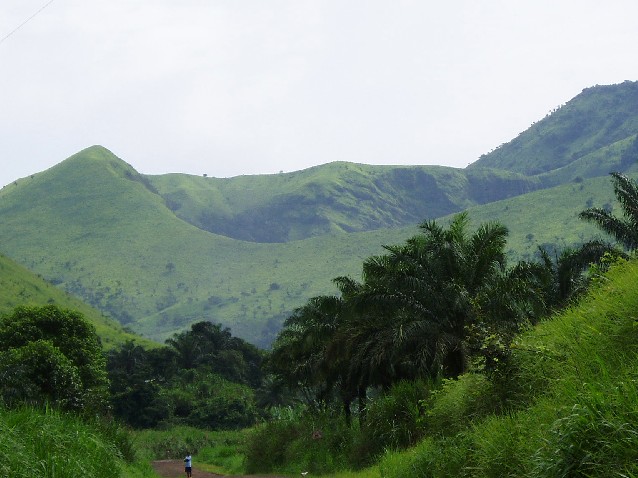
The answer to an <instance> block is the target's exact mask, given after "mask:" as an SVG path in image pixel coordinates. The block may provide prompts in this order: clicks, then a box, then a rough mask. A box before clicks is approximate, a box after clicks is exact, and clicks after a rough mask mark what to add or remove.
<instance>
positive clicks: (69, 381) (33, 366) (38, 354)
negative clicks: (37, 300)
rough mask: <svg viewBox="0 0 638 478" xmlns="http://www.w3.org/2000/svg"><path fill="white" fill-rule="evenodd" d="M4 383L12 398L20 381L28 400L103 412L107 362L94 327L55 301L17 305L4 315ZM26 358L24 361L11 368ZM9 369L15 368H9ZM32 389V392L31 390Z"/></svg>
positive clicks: (0, 361)
mask: <svg viewBox="0 0 638 478" xmlns="http://www.w3.org/2000/svg"><path fill="white" fill-rule="evenodd" d="M0 351H2V354H1V355H0V370H2V371H3V372H4V373H5V374H9V377H8V378H9V379H8V380H7V381H2V382H0V390H2V393H3V396H4V397H5V398H6V397H7V396H13V397H14V398H13V399H10V400H9V401H12V402H13V401H14V400H15V388H14V389H13V391H10V390H9V387H11V386H15V385H16V384H17V383H18V382H19V381H20V380H21V379H22V380H23V381H24V383H25V396H28V397H29V399H30V400H37V401H47V400H53V401H54V402H56V403H59V404H60V405H63V406H66V407H69V408H85V409H88V410H99V409H101V408H102V407H104V406H105V404H106V399H107V395H108V378H107V373H106V361H105V358H104V355H103V353H102V346H101V343H100V339H99V337H98V336H97V334H96V332H95V328H94V327H93V326H92V325H91V324H90V323H89V322H88V321H87V320H86V319H85V318H84V317H83V316H82V314H80V313H79V312H75V311H71V310H63V309H60V308H58V307H56V306H54V305H47V306H43V307H26V306H21V307H16V308H15V309H14V310H13V312H12V313H10V314H8V315H4V316H2V317H1V318H0ZM21 358H22V360H23V365H22V366H20V367H18V368H15V369H11V366H12V364H15V363H16V362H17V361H19V360H20V359H21ZM10 370H13V371H12V372H10ZM27 388H28V390H27Z"/></svg>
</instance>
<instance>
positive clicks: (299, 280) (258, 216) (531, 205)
mask: <svg viewBox="0 0 638 478" xmlns="http://www.w3.org/2000/svg"><path fill="white" fill-rule="evenodd" d="M637 85H638V83H623V84H622V85H615V86H610V87H595V88H592V89H589V90H586V91H585V92H583V94H581V95H579V96H578V97H576V98H574V100H572V101H570V102H569V103H568V105H566V106H564V107H563V108H561V109H559V110H558V111H556V112H555V113H554V114H552V115H550V116H549V117H548V118H546V119H544V120H542V121H540V122H539V123H537V124H536V125H534V126H533V128H531V129H530V130H529V131H527V132H525V133H522V134H521V135H519V137H518V138H516V139H515V140H513V141H512V142H510V143H508V144H507V145H503V146H502V147H501V148H498V149H497V150H496V151H494V152H493V153H490V154H489V155H486V156H485V157H483V158H482V159H481V160H479V161H478V162H477V163H475V164H474V165H472V166H471V167H468V168H467V169H465V170H459V169H454V168H446V167H438V166H410V167H407V166H402V167H393V166H366V165H360V164H350V163H343V162H337V163H330V164H326V165H323V166H317V167H315V168H310V169H308V170H304V171H298V172H294V173H281V174H275V175H263V176H241V177H237V178H228V179H218V178H207V177H195V176H188V175H183V174H170V175H161V176H144V175H141V174H139V173H137V172H136V171H135V170H134V169H133V168H132V167H131V166H130V165H128V164H127V163H125V162H124V161H122V160H121V159H119V158H117V157H115V156H114V155H113V154H112V153H110V152H109V151H108V150H106V149H105V148H102V147H99V146H96V147H91V148H88V149H86V150H84V151H82V152H80V153H78V154H76V155H74V156H72V157H71V158H69V159H67V160H65V161H63V162H62V163H60V164H58V165H57V166H55V167H53V168H51V169H49V170H47V171H44V172H41V173H38V174H35V175H32V176H31V177H27V178H23V179H21V180H18V181H15V182H14V183H13V184H11V185H8V186H6V187H4V188H3V189H2V190H1V191H0V219H1V221H2V226H1V227H0V244H1V245H0V251H1V252H2V253H4V254H6V255H7V256H9V257H11V258H12V259H14V260H16V261H17V262H19V263H20V264H22V265H23V266H25V267H27V268H28V269H30V270H32V271H34V272H36V273H37V274H40V275H41V276H42V277H44V278H45V279H46V280H48V281H51V282H53V283H54V284H56V285H58V286H59V287H60V288H61V289H63V290H66V291H68V292H70V293H72V294H74V295H76V296H78V297H81V298H82V299H83V300H85V301H86V302H88V303H89V304H90V305H92V306H93V307H95V308H97V309H99V310H100V311H102V312H103V313H105V314H107V315H108V316H109V317H112V318H114V319H116V320H117V321H119V322H120V323H121V324H123V325H126V326H129V327H130V328H131V329H133V330H134V331H136V332H139V333H142V334H144V335H145V336H147V337H149V338H152V339H154V340H158V341H163V340H164V339H166V338H167V337H169V336H170V335H171V334H173V333H175V332H177V331H180V330H183V329H184V328H186V327H188V326H189V325H190V324H191V323H193V322H196V321H200V320H211V321H213V322H221V323H223V324H224V325H227V326H229V327H231V328H232V330H233V333H235V334H236V335H238V336H240V337H242V338H245V339H247V340H249V341H251V342H253V343H256V344H258V345H262V346H264V345H268V344H269V343H270V341H271V340H272V338H273V337H274V335H275V334H276V333H277V331H278V330H279V326H280V324H281V322H282V321H283V320H284V319H285V318H286V317H287V316H288V315H289V313H290V312H291V311H292V310H293V309H294V308H295V307H298V306H300V305H302V304H303V303H305V302H306V300H307V299H308V298H309V297H312V296H316V295H320V294H325V293H333V292H334V291H335V289H334V288H333V286H332V284H331V280H332V279H333V278H334V277H337V276H341V275H351V276H353V277H355V278H358V277H359V274H360V270H361V263H362V261H363V260H364V259H365V258H367V257H369V256H371V255H373V254H377V253H380V252H382V245H383V244H398V243H401V242H403V241H404V240H405V239H406V238H407V237H409V236H411V235H413V234H415V233H416V232H417V228H416V224H418V223H420V222H421V221H423V220H424V219H427V218H434V217H445V216H446V215H449V214H453V213H455V212H459V211H461V210H464V209H468V208H469V210H470V217H471V218H472V219H473V220H474V221H475V222H476V223H480V222H485V221H487V220H497V221H499V222H501V223H503V224H505V225H506V226H507V227H508V228H509V229H510V240H509V242H508V245H509V247H510V255H511V256H512V258H529V257H532V255H533V254H534V253H535V252H536V249H537V247H538V245H553V246H558V247H561V246H569V245H573V244H577V243H581V242H583V241H586V240H588V239H590V238H591V237H593V236H595V235H598V233H597V230H596V229H595V228H593V227H592V226H590V225H588V224H586V223H583V222H582V221H579V220H578V219H577V214H578V213H579V212H580V211H582V210H583V209H585V208H587V207H589V206H602V205H605V204H609V205H611V206H613V205H614V204H615V203H614V198H613V194H612V191H611V187H610V185H609V184H610V183H609V179H608V173H609V172H610V171H613V170H617V171H627V172H629V173H630V174H635V173H636V169H635V166H634V165H635V163H636V159H637V158H638V142H637V141H636V134H637V133H638V119H634V116H633V114H634V113H633V112H632V111H633V110H632V109H631V108H630V107H629V106H628V105H630V104H631V102H632V101H633V100H634V96H633V94H634V91H635V90H636V89H637V88H638V86H637ZM570 111H571V113H570ZM636 118H638V115H636ZM583 123H586V128H585V126H584V125H583ZM568 131H570V132H571V133H570V134H567V132H568ZM557 132H562V133H561V134H558V133H557ZM588 138H589V139H588ZM557 141H559V142H561V144H562V146H560V147H558V146H556V145H555V144H554V143H556V142H557ZM559 153H560V154H559ZM498 168H501V169H498ZM531 173H540V174H537V175H535V176H529V175H527V174H531Z"/></svg>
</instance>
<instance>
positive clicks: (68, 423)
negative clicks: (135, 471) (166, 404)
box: [0, 408, 123, 478]
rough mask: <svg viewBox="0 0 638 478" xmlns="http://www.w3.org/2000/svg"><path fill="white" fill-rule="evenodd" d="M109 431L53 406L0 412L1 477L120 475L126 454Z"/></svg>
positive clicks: (110, 477)
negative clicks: (54, 409) (48, 408)
mask: <svg viewBox="0 0 638 478" xmlns="http://www.w3.org/2000/svg"><path fill="white" fill-rule="evenodd" d="M109 435H111V437H110V438H112V431H111V432H109V431H105V430H104V429H102V430H100V429H99V428H97V427H95V426H94V425H90V424H87V423H85V422H84V421H82V420H81V419H80V418H79V417H75V416H72V415H66V414H62V413H59V412H56V411H53V410H44V411H39V410H33V409H30V408H23V409H20V410H13V411H6V410H0V476H6V477H9V476H20V477H24V478H77V477H78V476H90V477H92V478H118V477H119V476H120V471H121V466H122V463H123V460H122V453H121V451H120V450H119V449H118V448H117V446H116V444H115V443H114V442H113V441H112V440H110V438H109Z"/></svg>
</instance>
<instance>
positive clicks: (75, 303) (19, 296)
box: [0, 255, 152, 348]
mask: <svg viewBox="0 0 638 478" xmlns="http://www.w3.org/2000/svg"><path fill="white" fill-rule="evenodd" d="M45 304H55V305H57V306H59V307H62V308H66V309H73V310H77V311H79V312H81V313H82V314H83V315H84V316H85V317H86V318H87V320H89V321H90V322H91V323H92V324H93V325H94V326H95V329H96V331H97V333H98V335H99V336H100V338H101V339H102V344H103V345H104V347H106V348H111V347H113V346H114V345H117V344H122V343H124V342H126V341H127V340H135V341H136V342H138V343H141V344H147V345H152V344H150V343H148V341H147V340H146V339H143V338H141V337H138V336H136V335H133V334H130V333H128V332H126V331H125V330H124V329H123V328H122V326H121V325H120V324H119V323H117V322H116V321H114V320H112V319H109V318H108V317H106V316H105V315H104V314H102V313H101V312H100V311H98V310H96V309H94V308H93V307H90V306H88V305H87V304H85V303H84V302H82V301H81V300H79V299H78V298H76V297H73V296H71V295H70V294H68V293H66V292H64V291H62V290H60V289H59V288H57V287H55V286H54V285H52V284H50V283H48V282H46V281H45V280H44V279H42V278H40V277H38V276H36V275H35V274H33V273H32V272H30V271H29V270H27V269H25V268H24V267H22V266H21V265H19V264H17V263H15V262H14V261H12V260H11V259H9V258H8V257H5V256H2V255H0V313H8V312H10V311H11V310H13V309H14V308H15V307H17V306H19V305H36V306H40V305H45Z"/></svg>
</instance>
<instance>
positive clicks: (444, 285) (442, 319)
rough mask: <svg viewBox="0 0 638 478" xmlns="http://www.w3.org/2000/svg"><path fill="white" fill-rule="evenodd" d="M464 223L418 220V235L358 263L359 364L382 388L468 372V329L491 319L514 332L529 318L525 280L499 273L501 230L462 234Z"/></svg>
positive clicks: (462, 217) (502, 267) (460, 218)
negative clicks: (380, 374) (508, 325)
mask: <svg viewBox="0 0 638 478" xmlns="http://www.w3.org/2000/svg"><path fill="white" fill-rule="evenodd" d="M468 223H469V220H468V216H467V214H466V213H461V214H458V215H457V216H455V217H454V219H453V220H452V222H451V224H450V226H449V227H448V228H447V229H445V228H443V227H442V226H440V225H439V224H438V223H436V222H435V221H428V222H425V223H423V224H422V225H421V229H422V231H423V233H422V234H420V235H417V236H414V237H412V238H411V239H408V241H407V242H406V244H405V245H400V246H391V247H386V250H387V251H388V254H386V255H383V256H377V257H372V258H370V259H368V260H367V261H366V262H365V263H364V267H363V276H364V285H363V288H362V291H361V292H360V294H359V295H358V297H357V299H356V300H357V301H358V304H357V306H358V310H359V312H360V315H364V316H365V317H366V320H362V321H360V324H359V325H360V327H361V329H362V331H363V332H361V331H360V335H361V336H362V337H363V338H362V339H361V340H360V341H359V342H360V344H362V345H361V346H362V347H364V348H363V349H362V350H360V351H359V352H358V361H359V362H362V363H365V364H366V367H367V368H368V369H369V370H373V368H374V366H375V365H376V366H377V367H381V370H383V375H384V377H383V379H384V380H383V381H382V383H380V384H381V385H386V384H388V383H392V382H393V381H395V380H398V379H400V378H408V377H410V376H415V375H423V374H425V375H430V376H435V375H438V374H444V375H448V376H455V375H458V374H459V373H461V372H462V371H464V370H465V369H466V367H467V350H466V348H465V345H464V340H465V337H466V330H467V327H468V326H469V325H470V324H472V323H475V322H477V321H490V320H495V319H496V318H497V317H498V318H499V319H500V320H502V321H507V322H510V323H512V324H513V325H512V326H513V327H514V328H515V326H516V324H518V323H519V322H520V321H522V320H524V319H525V318H526V316H527V315H529V314H530V308H529V307H528V306H527V304H526V301H528V296H529V295H530V290H529V288H527V287H525V284H526V283H527V282H526V281H527V280H528V279H529V278H528V277H525V276H523V275H522V274H518V275H516V274H510V273H509V272H508V271H507V270H506V257H505V245H506V237H507V229H506V228H505V227H504V226H502V225H500V224H498V223H487V224H484V225H481V226H480V227H479V228H478V229H477V230H476V231H475V232H474V233H473V234H469V233H468V232H467V228H468ZM497 286H498V287H497ZM505 292H507V293H505ZM497 299H499V300H497ZM505 299H507V300H505ZM504 302H506V305H507V307H503V303H504ZM377 371H378V370H377Z"/></svg>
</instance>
